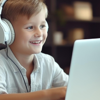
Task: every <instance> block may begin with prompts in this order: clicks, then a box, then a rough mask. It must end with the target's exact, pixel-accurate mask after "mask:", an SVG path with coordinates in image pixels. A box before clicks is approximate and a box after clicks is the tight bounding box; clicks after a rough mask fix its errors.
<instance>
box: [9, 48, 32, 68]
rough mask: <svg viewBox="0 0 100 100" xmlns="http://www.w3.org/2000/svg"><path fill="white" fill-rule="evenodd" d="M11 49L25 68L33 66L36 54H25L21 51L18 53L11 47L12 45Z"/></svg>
mask: <svg viewBox="0 0 100 100" xmlns="http://www.w3.org/2000/svg"><path fill="white" fill-rule="evenodd" d="M10 49H11V51H12V52H13V54H14V56H15V57H16V59H17V60H18V61H19V63H20V64H21V65H22V66H23V67H24V68H26V69H27V68H28V67H29V66H33V59H34V54H31V55H24V54H21V53H18V52H16V51H14V50H13V49H12V48H11V47H10Z"/></svg>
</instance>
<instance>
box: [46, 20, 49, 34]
mask: <svg viewBox="0 0 100 100" xmlns="http://www.w3.org/2000/svg"><path fill="white" fill-rule="evenodd" d="M46 29H47V33H48V30H49V25H48V23H47V21H46Z"/></svg>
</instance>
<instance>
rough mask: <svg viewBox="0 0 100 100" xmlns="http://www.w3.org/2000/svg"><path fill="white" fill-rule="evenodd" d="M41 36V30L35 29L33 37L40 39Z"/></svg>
mask: <svg viewBox="0 0 100 100" xmlns="http://www.w3.org/2000/svg"><path fill="white" fill-rule="evenodd" d="M41 35H42V31H41V29H39V28H37V29H36V31H35V33H34V36H35V37H41Z"/></svg>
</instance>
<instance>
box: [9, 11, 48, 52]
mask: <svg viewBox="0 0 100 100" xmlns="http://www.w3.org/2000/svg"><path fill="white" fill-rule="evenodd" d="M12 25H13V27H14V30H15V40H14V42H13V44H11V45H10V47H11V49H12V50H13V51H16V52H18V53H21V54H35V53H39V52H41V50H42V47H43V44H44V43H45V41H46V38H47V30H46V21H45V12H44V10H41V11H40V12H39V13H38V14H36V15H32V16H31V17H30V18H29V19H28V18H27V16H24V15H22V16H21V15H20V16H19V17H18V18H17V20H16V21H14V22H12Z"/></svg>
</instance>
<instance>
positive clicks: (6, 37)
mask: <svg viewBox="0 0 100 100" xmlns="http://www.w3.org/2000/svg"><path fill="white" fill-rule="evenodd" d="M6 1H7V0H0V43H2V44H5V42H7V44H8V45H11V44H12V43H13V41H14V38H15V32H14V29H13V26H12V24H11V23H10V21H8V20H7V19H1V14H2V9H3V5H4V3H5V2H6ZM48 28H49V26H48V23H47V22H46V29H47V32H48Z"/></svg>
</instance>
